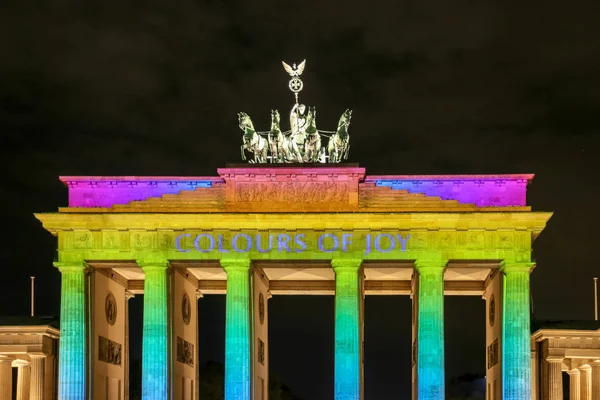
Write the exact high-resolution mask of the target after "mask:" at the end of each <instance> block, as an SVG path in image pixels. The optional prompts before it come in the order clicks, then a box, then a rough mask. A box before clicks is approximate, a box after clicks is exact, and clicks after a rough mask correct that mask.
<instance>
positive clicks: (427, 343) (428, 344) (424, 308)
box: [416, 262, 446, 400]
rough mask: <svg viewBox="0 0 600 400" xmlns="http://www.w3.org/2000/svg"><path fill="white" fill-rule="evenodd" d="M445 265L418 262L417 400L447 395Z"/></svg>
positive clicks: (427, 399)
mask: <svg viewBox="0 0 600 400" xmlns="http://www.w3.org/2000/svg"><path fill="white" fill-rule="evenodd" d="M445 264H446V263H422V262H421V263H420V262H417V263H416V268H417V271H418V273H419V288H418V301H419V303H418V313H419V315H418V327H417V348H418V350H417V351H418V358H417V398H418V399H419V400H440V399H443V398H444V396H445V393H444V392H445V383H444V382H445V376H444V267H445Z"/></svg>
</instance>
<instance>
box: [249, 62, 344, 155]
mask: <svg viewBox="0 0 600 400" xmlns="http://www.w3.org/2000/svg"><path fill="white" fill-rule="evenodd" d="M305 63H306V60H305V61H303V62H302V63H300V65H298V67H296V64H293V66H289V65H288V64H286V63H285V62H283V66H284V68H285V70H286V71H287V72H288V73H289V74H290V76H291V77H292V79H291V80H290V82H289V88H290V90H291V91H292V92H293V93H294V95H295V97H296V104H295V105H294V107H293V108H292V110H291V112H290V130H289V131H285V132H284V131H282V130H281V126H280V123H281V117H280V115H279V111H278V110H271V129H270V130H269V131H266V132H258V131H256V129H254V125H253V124H252V120H251V119H250V116H249V115H248V114H246V113H243V112H240V113H238V122H239V127H240V129H241V130H242V131H243V132H244V134H243V144H242V146H241V153H242V160H246V151H247V152H249V153H252V154H253V157H251V159H250V160H249V162H251V163H257V164H262V163H325V162H329V163H339V162H341V161H343V160H347V159H348V153H349V152H350V143H349V142H350V136H349V134H348V127H349V126H350V119H351V117H352V110H346V111H345V112H344V113H343V114H342V116H341V117H340V120H339V122H338V126H337V130H336V131H334V132H333V131H322V130H319V129H317V111H316V109H315V107H310V106H309V107H307V106H305V105H304V104H300V103H298V93H299V92H300V91H301V90H302V88H303V83H302V80H300V75H301V74H302V71H303V70H304V66H305ZM323 137H326V138H329V141H328V143H327V147H325V146H324V145H323V143H322V138H323Z"/></svg>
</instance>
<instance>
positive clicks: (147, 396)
mask: <svg viewBox="0 0 600 400" xmlns="http://www.w3.org/2000/svg"><path fill="white" fill-rule="evenodd" d="M138 264H139V265H140V266H141V267H142V270H143V271H144V318H143V325H144V327H143V339H142V399H143V400H164V399H167V398H168V381H169V375H168V371H169V370H168V358H167V355H168V354H169V347H168V335H169V330H168V321H167V311H168V308H167V304H168V302H167V264H166V263H155V264H148V263H138Z"/></svg>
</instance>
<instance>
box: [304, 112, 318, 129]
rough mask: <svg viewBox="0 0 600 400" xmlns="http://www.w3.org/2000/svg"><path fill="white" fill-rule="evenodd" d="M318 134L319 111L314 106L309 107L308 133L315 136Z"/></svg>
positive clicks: (307, 118)
mask: <svg viewBox="0 0 600 400" xmlns="http://www.w3.org/2000/svg"><path fill="white" fill-rule="evenodd" d="M316 132H317V109H316V108H315V107H314V106H310V107H308V115H307V117H306V133H309V134H315V133H316Z"/></svg>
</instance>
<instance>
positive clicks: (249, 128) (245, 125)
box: [238, 112, 255, 134]
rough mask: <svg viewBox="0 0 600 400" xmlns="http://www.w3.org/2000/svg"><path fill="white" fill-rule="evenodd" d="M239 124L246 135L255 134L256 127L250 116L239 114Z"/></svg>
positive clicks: (243, 113)
mask: <svg viewBox="0 0 600 400" xmlns="http://www.w3.org/2000/svg"><path fill="white" fill-rule="evenodd" d="M238 123H239V126H240V129H241V130H243V131H244V133H246V134H252V133H254V132H255V130H254V125H253V124H252V120H251V119H250V116H249V115H248V114H246V113H245V112H240V113H238Z"/></svg>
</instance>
